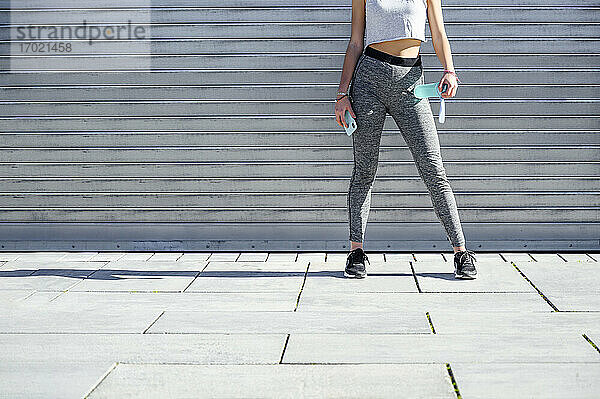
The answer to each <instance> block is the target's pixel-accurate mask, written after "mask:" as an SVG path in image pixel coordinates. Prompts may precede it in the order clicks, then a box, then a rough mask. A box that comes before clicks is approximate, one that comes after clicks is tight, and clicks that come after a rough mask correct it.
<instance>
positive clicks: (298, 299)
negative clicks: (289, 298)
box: [294, 262, 310, 312]
mask: <svg viewBox="0 0 600 399" xmlns="http://www.w3.org/2000/svg"><path fill="white" fill-rule="evenodd" d="M309 268H310V262H308V265H306V271H305V272H304V280H302V286H301V287H300V292H299V293H298V298H296V306H295V307H294V312H295V311H296V310H298V305H300V297H301V296H302V291H303V290H304V284H306V278H307V277H308V269H309Z"/></svg>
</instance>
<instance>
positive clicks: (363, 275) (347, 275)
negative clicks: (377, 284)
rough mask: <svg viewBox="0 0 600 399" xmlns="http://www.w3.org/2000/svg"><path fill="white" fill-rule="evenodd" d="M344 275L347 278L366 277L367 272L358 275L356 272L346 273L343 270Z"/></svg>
mask: <svg viewBox="0 0 600 399" xmlns="http://www.w3.org/2000/svg"><path fill="white" fill-rule="evenodd" d="M344 276H346V277H348V278H365V277H367V273H365V274H362V275H358V274H348V273H347V272H346V271H345V270H344Z"/></svg>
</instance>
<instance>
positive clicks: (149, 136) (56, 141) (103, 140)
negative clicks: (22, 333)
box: [0, 128, 600, 148]
mask: <svg viewBox="0 0 600 399" xmlns="http://www.w3.org/2000/svg"><path fill="white" fill-rule="evenodd" d="M340 133H343V132H342V131H338V132H332V131H329V132H328V131H324V132H308V131H305V132H294V134H290V133H289V132H193V131H191V132H127V131H122V132H117V133H105V132H94V133H88V132H40V133H30V132H22V133H1V132H0V142H1V143H2V144H3V146H4V147H21V146H23V143H27V146H28V147H29V148H31V147H71V148H73V147H136V146H140V145H143V146H229V145H256V144H257V143H268V144H269V145H272V146H302V145H307V144H310V145H315V146H323V147H326V146H346V145H348V136H346V135H345V134H340ZM468 134H469V145H473V146H495V145H500V146H507V145H515V144H518V145H533V146H536V145H542V146H543V145H600V131H594V130H589V131H552V130H549V131H543V130H521V131H519V130H515V131H476V132H469V133H468ZM438 138H439V141H440V144H441V145H442V146H456V145H464V144H465V133H464V132H461V131H452V130H446V129H443V128H439V129H438ZM380 144H381V145H382V146H399V145H404V144H405V141H404V139H403V138H402V135H401V134H400V132H399V130H398V129H396V130H383V131H382V132H381V140H380Z"/></svg>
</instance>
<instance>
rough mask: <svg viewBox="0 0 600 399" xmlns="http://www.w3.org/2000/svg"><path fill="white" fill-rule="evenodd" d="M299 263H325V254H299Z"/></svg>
mask: <svg viewBox="0 0 600 399" xmlns="http://www.w3.org/2000/svg"><path fill="white" fill-rule="evenodd" d="M296 261H297V262H325V252H299V253H298V258H296Z"/></svg>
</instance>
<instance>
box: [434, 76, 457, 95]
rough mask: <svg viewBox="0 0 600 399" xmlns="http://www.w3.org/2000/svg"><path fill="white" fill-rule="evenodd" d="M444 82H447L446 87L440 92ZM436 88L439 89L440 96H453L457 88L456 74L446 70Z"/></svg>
mask: <svg viewBox="0 0 600 399" xmlns="http://www.w3.org/2000/svg"><path fill="white" fill-rule="evenodd" d="M444 82H446V83H447V84H448V89H447V90H446V91H445V92H444V93H441V91H442V87H443V86H444ZM438 89H439V90H440V93H441V96H442V98H450V97H454V96H455V95H456V90H457V89H458V81H457V79H456V76H455V75H453V74H451V73H448V72H446V73H445V74H444V76H442V80H440V83H439V84H438Z"/></svg>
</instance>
